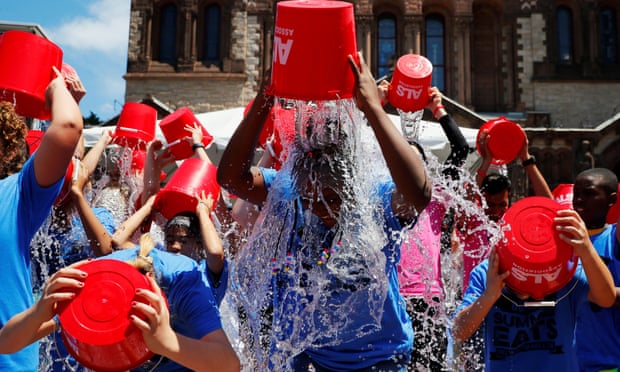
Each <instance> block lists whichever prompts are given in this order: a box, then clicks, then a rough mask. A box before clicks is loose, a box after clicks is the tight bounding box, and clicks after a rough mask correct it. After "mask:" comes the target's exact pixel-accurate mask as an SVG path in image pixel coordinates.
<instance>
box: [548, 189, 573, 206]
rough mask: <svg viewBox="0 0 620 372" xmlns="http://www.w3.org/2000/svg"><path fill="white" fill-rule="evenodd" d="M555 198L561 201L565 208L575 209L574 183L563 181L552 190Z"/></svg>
mask: <svg viewBox="0 0 620 372" xmlns="http://www.w3.org/2000/svg"><path fill="white" fill-rule="evenodd" d="M551 194H552V195H553V200H555V201H556V202H558V203H560V205H561V206H562V208H564V209H573V184H572V183H561V184H559V185H557V186H556V187H555V189H553V191H552V192H551Z"/></svg>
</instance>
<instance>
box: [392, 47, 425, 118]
mask: <svg viewBox="0 0 620 372" xmlns="http://www.w3.org/2000/svg"><path fill="white" fill-rule="evenodd" d="M432 80H433V64H432V63H431V61H429V60H428V59H426V58H425V57H423V56H421V55H418V54H406V55H404V56H402V57H400V58H399V59H398V61H396V67H395V69H394V75H392V81H391V82H390V88H389V89H388V100H389V101H390V104H391V105H392V106H394V107H396V108H397V109H400V110H401V111H404V112H415V111H420V110H423V109H424V108H425V107H426V106H427V105H428V103H429V100H430V96H429V94H428V89H429V88H430V86H431V82H432Z"/></svg>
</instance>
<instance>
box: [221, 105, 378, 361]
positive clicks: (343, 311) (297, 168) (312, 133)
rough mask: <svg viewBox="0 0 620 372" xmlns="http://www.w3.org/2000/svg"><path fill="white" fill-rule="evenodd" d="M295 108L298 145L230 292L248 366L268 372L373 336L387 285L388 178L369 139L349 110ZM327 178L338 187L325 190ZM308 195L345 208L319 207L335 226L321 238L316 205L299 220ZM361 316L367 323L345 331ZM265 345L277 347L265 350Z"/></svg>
mask: <svg viewBox="0 0 620 372" xmlns="http://www.w3.org/2000/svg"><path fill="white" fill-rule="evenodd" d="M296 108H297V110H296V112H297V113H298V114H297V118H296V128H297V138H296V140H295V143H294V144H293V145H292V149H290V150H289V151H290V153H289V156H288V157H287V159H286V161H285V163H284V164H283V166H282V168H281V170H280V171H279V172H278V174H277V176H276V178H275V180H274V181H273V184H272V187H271V189H270V193H269V196H268V199H267V201H266V204H265V206H264V207H263V210H262V212H261V215H260V216H259V219H258V220H257V222H256V225H255V226H256V227H255V228H254V230H253V233H252V235H251V236H250V237H249V238H248V241H247V244H246V246H245V248H244V249H243V250H241V252H239V254H238V255H237V256H236V258H235V262H234V267H233V268H232V269H231V277H230V283H231V284H230V288H229V294H230V295H231V296H233V297H234V300H235V301H236V302H237V303H238V304H239V305H240V306H241V307H242V308H243V310H244V312H245V314H247V326H248V328H249V329H248V331H247V332H249V334H248V336H249V338H250V340H247V343H248V344H252V345H254V350H252V351H253V353H254V355H252V356H251V357H252V358H254V359H255V362H253V364H254V365H258V366H263V367H264V366H267V365H269V364H271V366H272V368H273V369H274V370H287V369H288V368H289V367H288V366H289V363H290V361H291V357H292V356H294V355H295V354H297V353H299V352H300V351H302V350H305V349H307V348H310V347H312V348H318V347H325V346H334V345H338V344H340V343H341V342H343V341H346V340H349V339H351V338H356V337H361V336H363V335H366V334H369V333H370V332H373V331H376V330H377V329H378V328H379V327H380V320H381V316H382V309H383V303H384V301H385V298H386V294H387V283H386V281H385V280H377V279H378V278H382V277H385V269H386V256H385V254H384V253H383V252H382V248H383V247H384V246H385V245H386V244H387V239H388V237H386V236H385V234H384V231H383V221H382V220H381V219H382V218H383V211H382V210H380V208H378V207H377V205H378V204H379V203H378V201H377V200H376V197H374V196H373V192H372V190H373V187H375V184H374V182H376V180H377V179H385V178H386V177H388V176H389V173H388V171H387V167H386V166H385V163H384V161H383V158H382V156H381V155H380V154H381V152H380V150H379V148H378V144H377V143H376V141H374V142H373V141H371V140H369V139H370V138H374V134H373V133H372V131H371V129H370V128H369V127H368V126H367V125H365V123H364V121H363V119H362V117H361V116H360V114H359V113H358V111H357V109H356V108H355V106H354V102H353V101H352V100H340V101H334V102H332V101H329V102H318V103H308V102H302V101H298V102H296ZM362 139H364V140H362ZM336 148H337V150H338V151H335V150H336ZM377 155H378V156H377ZM318 159H322V161H323V163H322V165H321V166H317V165H316V164H317V161H318V162H321V160H318ZM316 167H318V169H317V168H316ZM324 173H329V174H331V175H338V176H339V177H334V178H332V181H333V180H334V179H337V181H335V183H334V184H331V183H330V182H331V181H329V180H327V178H325V177H323V176H322V175H323V174H324ZM291 184H293V185H295V186H294V187H295V188H296V190H292V189H291V188H290V185H291ZM308 185H309V186H308ZM305 187H310V188H311V189H313V190H318V192H321V191H320V190H323V189H324V188H325V187H331V188H332V189H333V190H334V191H337V193H338V198H339V199H340V200H343V201H344V202H343V203H342V205H341V207H340V209H339V210H337V211H335V210H332V209H331V208H329V206H330V205H329V203H325V204H324V206H325V207H326V208H325V209H326V213H328V214H329V216H330V218H332V219H334V220H335V221H337V222H336V223H335V227H334V228H332V229H331V230H328V231H322V230H320V229H317V222H318V217H317V216H315V215H314V214H312V213H311V212H309V211H308V210H309V209H310V208H312V207H313V205H312V203H323V202H322V201H321V200H320V198H319V201H310V205H308V206H307V208H308V210H306V211H302V210H301V207H300V205H301V204H300V201H299V198H298V197H297V195H298V191H300V190H303V189H304V188H305ZM323 197H324V198H326V196H325V195H323ZM379 205H380V204H379ZM317 207H320V206H317ZM326 237H328V238H327V239H326ZM326 243H328V244H326ZM274 284H275V286H274ZM273 288H277V292H276V293H274V292H273ZM274 296H275V299H276V301H272V300H273V299H274ZM357 316H359V317H364V318H367V319H370V321H369V322H368V323H367V324H364V325H362V326H351V317H357ZM266 338H267V339H272V340H274V343H275V344H274V345H266V342H265V339H266ZM270 348H271V350H270ZM244 364H245V363H244Z"/></svg>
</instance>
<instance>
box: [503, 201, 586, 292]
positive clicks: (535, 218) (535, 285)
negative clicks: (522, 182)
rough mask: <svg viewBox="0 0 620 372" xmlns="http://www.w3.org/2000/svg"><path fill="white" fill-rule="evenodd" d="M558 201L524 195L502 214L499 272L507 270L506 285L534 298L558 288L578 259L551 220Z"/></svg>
mask: <svg viewBox="0 0 620 372" xmlns="http://www.w3.org/2000/svg"><path fill="white" fill-rule="evenodd" d="M561 209H565V208H564V207H562V206H561V205H560V204H559V203H558V202H556V201H554V200H552V199H549V198H545V197H542V196H531V197H526V198H523V199H521V200H519V201H517V202H516V203H514V204H513V205H512V206H511V207H510V208H508V210H507V211H506V214H505V215H504V239H503V240H502V241H501V242H500V243H498V246H497V253H498V255H499V260H500V263H499V266H500V271H501V272H504V271H510V275H509V276H508V277H507V278H506V285H508V286H509V287H510V288H512V289H513V290H515V291H516V292H518V293H521V294H527V295H529V296H531V297H532V298H534V299H536V300H541V299H543V298H544V297H545V296H547V295H549V294H551V293H553V292H556V291H558V290H559V289H561V288H562V287H563V286H565V285H566V284H567V283H568V282H569V281H570V280H571V278H572V277H573V275H574V274H575V270H576V268H577V263H578V258H577V257H576V256H574V255H573V248H572V247H571V246H570V245H568V244H567V243H565V242H564V241H562V240H561V239H560V238H559V236H558V235H559V233H558V232H557V231H556V230H555V228H554V222H553V219H554V217H555V215H556V213H557V211H558V210H561Z"/></svg>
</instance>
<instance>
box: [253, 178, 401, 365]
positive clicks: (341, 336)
mask: <svg viewBox="0 0 620 372" xmlns="http://www.w3.org/2000/svg"><path fill="white" fill-rule="evenodd" d="M261 171H262V173H263V179H264V181H265V185H266V186H267V188H268V189H269V188H270V187H271V186H272V184H273V182H274V179H275V177H276V173H277V172H276V171H275V170H273V169H266V168H264V169H261ZM281 191H283V193H284V194H288V195H291V193H292V190H290V189H289V190H281ZM393 191H394V184H393V182H391V181H387V182H384V183H382V184H380V185H379V186H378V187H377V188H376V189H374V190H373V193H374V195H372V196H371V197H376V199H378V203H380V208H377V209H376V210H380V211H381V212H382V216H380V217H381V218H382V220H383V223H384V224H383V226H382V227H383V233H384V234H385V238H386V241H387V244H386V245H385V246H384V247H383V249H382V252H383V254H385V257H386V260H385V271H384V273H385V275H386V277H385V278H364V277H360V276H359V275H357V274H353V276H354V278H355V280H356V281H355V283H348V284H351V286H349V288H352V289H347V285H348V284H347V283H343V282H340V281H338V280H339V279H340V278H338V279H336V281H334V279H333V277H331V278H332V279H331V280H332V283H331V284H328V285H326V286H325V287H324V288H327V289H329V288H331V289H332V290H333V291H331V292H330V295H329V297H330V299H329V304H331V305H332V306H334V308H333V309H332V308H330V310H328V311H334V312H338V311H343V308H340V309H339V308H338V304H339V303H340V300H341V298H340V297H339V296H342V301H346V298H347V296H348V295H350V291H365V288H366V287H365V285H366V286H368V284H369V283H371V282H372V281H373V280H386V281H387V284H386V286H387V294H386V297H385V300H384V302H383V305H382V309H381V310H382V315H381V318H380V324H379V327H378V329H377V328H374V329H372V330H370V329H371V328H368V327H367V325H370V324H373V323H375V322H376V319H370V318H368V317H367V316H366V313H365V312H362V311H360V312H358V313H355V312H354V311H352V312H351V314H350V316H348V322H347V324H346V326H345V327H342V328H340V329H338V330H337V332H336V333H337V336H335V338H336V339H337V340H338V342H335V343H333V344H332V345H333V346H321V347H318V348H312V347H311V348H307V349H305V350H304V352H305V353H306V354H307V355H308V356H309V357H310V358H311V359H312V362H313V363H315V364H318V365H319V366H321V367H323V368H326V369H330V370H340V371H345V370H358V369H364V368H369V367H371V366H373V365H375V364H377V363H381V362H385V361H390V360H398V361H402V363H403V365H406V363H407V361H408V360H409V358H410V354H411V351H412V347H413V329H412V326H411V320H410V318H409V316H408V315H407V312H406V310H405V308H406V306H405V302H404V300H403V298H402V297H401V295H400V292H399V285H398V275H397V269H396V265H397V264H398V261H399V260H400V239H399V237H400V235H401V234H400V233H399V232H400V231H402V229H403V227H402V226H401V223H400V221H399V220H398V218H397V217H396V216H395V215H394V213H393V211H392V203H391V197H392V193H393ZM295 203H297V208H295V209H296V215H295V217H294V218H295V219H296V222H298V226H304V222H303V221H304V218H306V217H305V213H304V211H303V208H302V207H301V203H300V201H299V199H297V200H296V201H295ZM381 212H380V213H381ZM312 228H313V229H316V232H317V234H316V235H319V236H320V235H321V234H322V233H323V232H324V233H325V234H326V235H327V234H328V230H329V229H327V227H326V226H324V225H322V223H321V222H320V221H317V224H316V226H314V225H313V226H312ZM293 235H294V236H293V237H289V241H291V238H292V241H294V242H295V243H294V244H293V247H292V249H293V250H295V249H299V248H300V246H301V242H300V241H299V237H298V236H297V235H298V234H297V233H295V230H293ZM328 239H329V238H328ZM295 247H296V248H295ZM318 250H320V248H319V247H317V251H318ZM314 253H319V254H320V252H314ZM308 254H309V255H312V254H313V253H308ZM314 262H315V263H316V261H314ZM302 265H303V264H302ZM327 278H328V279H329V278H330V276H327ZM366 279H367V280H368V281H369V283H365V284H364V283H362V282H363V281H364V280H366ZM287 281H289V279H287V273H286V272H285V271H284V270H282V271H280V272H279V274H278V275H274V281H273V285H274V299H273V301H274V309H278V308H281V309H287V308H289V307H288V306H287V304H290V305H292V308H295V306H299V303H300V302H303V301H308V300H309V301H313V299H311V297H312V296H311V295H310V296H304V295H301V296H297V297H295V298H291V297H292V296H291V297H286V298H283V297H282V296H283V295H284V292H285V291H283V287H282V284H284V286H285V287H286V286H287V285H293V286H300V287H302V288H303V284H296V283H290V281H289V282H288V283H287ZM360 286H361V287H362V288H360ZM293 292H296V291H293ZM299 292H303V291H299ZM289 295H290V293H289ZM287 301H289V302H288V303H287ZM290 301H292V303H291V302H290ZM301 307H303V305H302V306H301ZM284 311H286V310H284ZM347 311H350V310H347ZM277 322H278V314H277V313H276V310H274V323H277ZM304 322H312V324H313V326H314V327H319V328H320V327H325V325H324V323H322V322H321V321H317V320H314V321H313V320H312V319H310V320H304ZM279 326H282V332H280V336H282V337H284V340H280V341H284V342H286V336H287V331H286V327H287V326H291V324H286V322H284V324H279ZM274 328H279V327H278V326H274ZM331 328H332V329H323V330H321V329H319V331H318V334H330V335H331V337H332V339H333V337H334V336H333V335H334V333H335V330H334V329H333V325H332V327H331ZM356 330H366V332H362V334H361V335H360V336H357V335H356V334H355V332H357V331H356ZM276 333H277V331H276ZM322 341H324V340H321V339H319V340H318V342H322Z"/></svg>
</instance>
